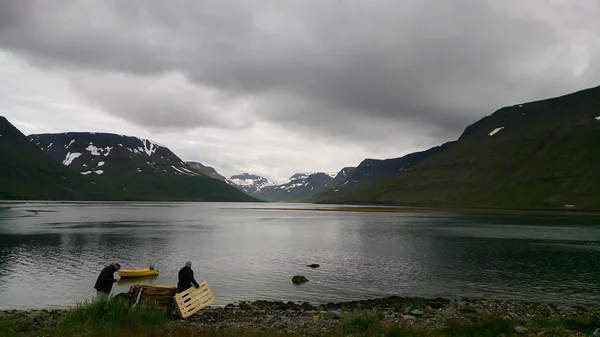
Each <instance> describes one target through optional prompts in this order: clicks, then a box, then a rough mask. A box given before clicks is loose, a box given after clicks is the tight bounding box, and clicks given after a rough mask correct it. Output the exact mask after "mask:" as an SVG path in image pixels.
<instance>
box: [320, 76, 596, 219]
mask: <svg viewBox="0 0 600 337" xmlns="http://www.w3.org/2000/svg"><path fill="white" fill-rule="evenodd" d="M598 153H600V87H595V88H590V89H586V90H582V91H578V92H575V93H572V94H568V95H564V96H560V97H555V98H550V99H545V100H541V101H534V102H528V103H523V104H516V105H513V106H507V107H504V108H501V109H499V110H497V111H496V112H494V113H493V114H492V115H490V116H487V117H485V118H483V119H481V120H479V121H477V122H476V123H474V124H472V125H470V126H468V127H467V128H466V129H465V131H464V132H463V134H462V135H461V136H460V138H459V139H458V140H457V141H456V142H455V143H453V144H452V145H451V146H449V147H447V148H446V149H445V150H443V151H441V152H438V153H436V154H434V155H432V156H430V157H427V158H425V159H424V160H422V161H421V162H419V163H417V164H416V165H413V166H411V167H410V168H408V170H406V171H405V172H404V173H403V174H401V175H398V176H395V177H393V178H391V179H387V180H386V181H384V182H381V183H378V184H376V185H374V186H372V187H371V188H369V189H368V190H362V191H360V193H350V194H347V195H344V196H342V197H340V198H333V197H329V198H328V199H327V198H326V199H323V200H322V202H375V203H389V204H404V205H448V206H480V207H512V208H514V207H523V208H525V207H527V208H563V207H566V206H568V207H577V208H582V209H597V208H600V181H599V180H598V179H597V168H598V167H600V157H599V156H598Z"/></svg>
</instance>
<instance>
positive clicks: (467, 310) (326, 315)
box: [0, 296, 600, 336]
mask: <svg viewBox="0 0 600 337" xmlns="http://www.w3.org/2000/svg"><path fill="white" fill-rule="evenodd" d="M68 310H69V309H53V310H48V309H40V310H37V309H36V310H16V309H14V310H2V311H0V320H2V319H7V318H9V319H15V318H19V319H21V320H25V321H27V322H29V323H30V324H34V325H39V326H40V327H48V326H52V324H53V322H56V321H57V320H58V319H60V317H61V316H62V315H63V314H64V313H66V312H67V311H68ZM369 317H377V322H378V324H380V325H381V326H397V327H402V328H409V329H419V330H423V331H437V330H440V329H444V328H448V327H449V326H451V325H452V324H454V323H459V324H463V325H465V324H466V325H477V324H483V323H485V322H488V321H494V320H496V321H498V320H500V321H503V322H504V324H511V326H514V327H515V329H520V328H521V327H522V328H525V329H527V327H528V326H529V327H531V326H534V324H536V322H540V321H545V322H553V321H556V322H558V321H560V320H566V319H572V318H575V317H576V318H578V319H584V320H591V321H592V322H600V304H599V305H586V306H583V305H561V304H553V303H545V302H531V301H503V300H484V299H459V300H455V299H444V298H433V299H432V298H420V297H399V296H390V297H380V298H374V299H366V300H357V301H346V302H332V303H327V304H318V305H314V304H311V303H309V302H291V301H290V302H282V301H267V300H256V301H240V302H235V303H230V304H227V305H225V306H209V307H206V308H204V309H203V310H201V311H199V312H197V313H196V314H194V315H192V316H191V317H188V318H187V319H181V318H176V319H174V320H172V322H174V324H176V325H177V326H180V327H181V326H185V327H186V329H192V330H193V331H196V332H199V333H200V334H202V333H215V332H219V333H225V335H228V334H234V335H237V334H238V333H239V332H254V333H259V334H267V335H269V334H273V333H276V334H277V333H300V335H302V336H322V335H324V334H328V333H334V332H336V331H339V330H340V329H342V328H343V327H344V326H345V325H347V324H348V322H352V321H356V320H363V319H367V318H369ZM596 328H600V326H597V327H596ZM209 335H210V334H209Z"/></svg>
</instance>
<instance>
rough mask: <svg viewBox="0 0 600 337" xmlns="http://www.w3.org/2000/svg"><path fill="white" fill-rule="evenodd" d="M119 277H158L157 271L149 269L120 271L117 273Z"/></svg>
mask: <svg viewBox="0 0 600 337" xmlns="http://www.w3.org/2000/svg"><path fill="white" fill-rule="evenodd" d="M118 273H119V276H120V277H141V276H153V275H158V269H154V268H152V267H150V268H137V269H120V270H119V271H118Z"/></svg>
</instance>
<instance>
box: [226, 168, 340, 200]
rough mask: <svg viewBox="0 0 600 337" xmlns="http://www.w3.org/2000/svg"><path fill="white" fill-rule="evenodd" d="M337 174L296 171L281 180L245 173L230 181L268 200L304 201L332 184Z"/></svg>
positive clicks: (243, 189) (255, 195)
mask: <svg viewBox="0 0 600 337" xmlns="http://www.w3.org/2000/svg"><path fill="white" fill-rule="evenodd" d="M334 176H335V174H327V173H323V172H315V173H296V174H294V175H292V176H291V177H290V178H289V179H287V180H285V181H281V182H276V183H273V182H270V181H269V180H268V179H266V178H264V177H260V176H257V175H253V174H248V173H244V174H241V175H236V176H232V177H231V178H230V182H231V183H232V184H233V185H234V186H237V187H238V188H239V189H241V190H242V191H244V192H246V193H248V194H250V195H252V196H254V197H256V198H259V199H262V200H266V201H288V202H289V201H302V200H304V199H306V198H308V197H310V196H312V195H313V194H315V193H318V192H321V191H323V190H324V189H326V188H327V187H328V186H330V185H331V182H332V181H333V180H334Z"/></svg>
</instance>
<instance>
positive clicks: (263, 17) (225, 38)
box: [0, 0, 600, 141]
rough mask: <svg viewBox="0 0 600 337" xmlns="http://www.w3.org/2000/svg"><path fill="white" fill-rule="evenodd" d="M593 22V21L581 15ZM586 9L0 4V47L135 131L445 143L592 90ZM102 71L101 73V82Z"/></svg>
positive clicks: (580, 5)
mask: <svg viewBox="0 0 600 337" xmlns="http://www.w3.org/2000/svg"><path fill="white" fill-rule="evenodd" d="M594 10H596V11H594ZM597 10H600V5H598V3H597V2H596V1H594V0H587V1H584V0H582V1H578V2H577V3H566V2H564V3H548V2H546V1H531V2H527V3H524V2H522V1H517V0H509V1H503V2H500V1H485V0H461V1H443V0H427V1H417V0H414V1H377V2H375V1H362V0H361V1H358V0H344V1H341V2H338V1H335V0H306V1H304V0H303V1H300V0H299V1H280V0H264V1H260V2H248V1H241V0H240V1H234V0H218V1H216V0H215V1H183V0H178V1H169V2H166V1H158V0H147V1H118V0H113V1H87V2H82V1H75V0H72V1H61V2H59V3H56V2H48V1H41V0H39V1H34V0H20V1H3V2H1V3H0V13H2V14H0V48H4V49H7V50H12V51H15V52H18V53H21V54H22V55H24V56H25V57H27V59H28V60H29V61H30V62H32V63H34V64H36V65H38V66H40V67H59V68H62V69H64V70H65V71H68V72H70V73H71V74H72V73H73V72H74V73H75V75H71V76H69V79H70V81H71V83H72V87H73V90H75V92H77V93H78V94H79V95H80V96H81V97H82V98H84V99H86V100H88V101H90V102H93V103H94V104H96V105H98V106H99V107H101V108H102V110H104V111H106V112H108V113H111V114H113V115H117V116H120V117H122V118H125V119H127V120H129V121H132V122H134V123H137V124H139V125H143V126H145V127H148V128H161V127H170V128H182V129H185V128H195V127H198V126H210V127H221V128H246V127H249V126H251V125H253V124H252V123H253V122H254V121H255V120H256V119H265V120H270V121H274V122H276V123H280V124H281V125H285V126H286V127H287V128H289V129H290V130H295V131H297V132H311V133H319V134H321V135H324V136H334V137H339V136H344V137H360V138H362V139H369V140H371V141H377V140H379V139H381V138H385V137H386V135H393V134H394V132H396V133H403V134H406V135H408V134H414V135H415V136H418V135H419V134H423V133H425V134H427V137H434V138H436V137H437V138H438V139H439V140H447V139H448V138H449V137H452V138H453V137H456V136H457V135H458V133H460V132H461V131H462V130H463V129H464V127H465V126H466V125H468V124H470V123H472V122H474V121H475V120H477V119H479V118H481V117H482V116H485V115H488V114H490V113H492V112H493V111H494V110H495V109H498V108H500V107H502V106H504V105H511V104H516V103H519V102H522V101H528V100H534V99H541V98H545V97H550V96H555V95H560V94H564V93H568V92H570V91H574V90H578V89H582V88H585V87H589V86H595V85H597V84H598V83H597V81H598V79H597V78H598V77H597V76H595V75H598V69H599V64H598V59H597V58H596V59H593V55H598V53H599V52H600V47H599V46H600V44H599V42H600V39H599V36H600V28H599V24H598V23H597V22H598V21H597V20H596V18H595V17H594V15H591V14H590V13H597ZM103 73H106V74H107V75H103Z"/></svg>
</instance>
